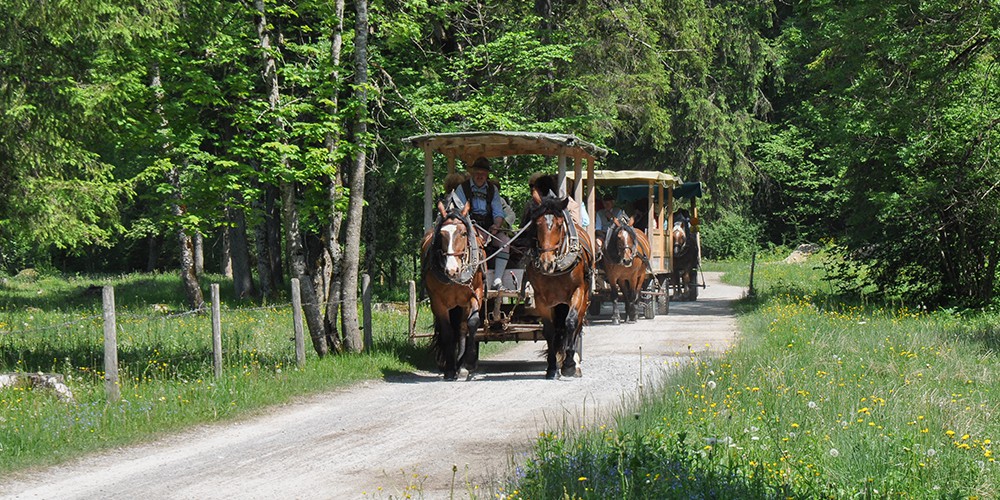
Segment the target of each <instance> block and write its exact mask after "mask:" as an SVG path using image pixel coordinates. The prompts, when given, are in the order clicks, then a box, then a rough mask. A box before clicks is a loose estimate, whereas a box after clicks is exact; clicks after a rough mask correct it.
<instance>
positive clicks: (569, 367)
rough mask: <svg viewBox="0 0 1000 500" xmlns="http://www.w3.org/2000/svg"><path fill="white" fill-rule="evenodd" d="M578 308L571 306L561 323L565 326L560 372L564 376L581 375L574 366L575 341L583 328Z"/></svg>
mask: <svg viewBox="0 0 1000 500" xmlns="http://www.w3.org/2000/svg"><path fill="white" fill-rule="evenodd" d="M573 302H574V305H576V304H575V303H576V302H577V301H575V300H574V301H573ZM580 310H581V309H580V308H578V307H573V306H571V307H570V308H569V311H568V312H567V314H566V320H565V322H564V323H563V324H564V325H565V327H564V329H563V332H562V334H563V338H562V339H561V340H562V347H563V352H565V353H566V354H565V358H563V363H562V370H561V372H562V375H563V376H564V377H579V376H580V375H581V372H580V369H579V368H578V367H577V366H576V341H577V339H578V338H579V336H580V330H582V329H583V322H582V321H581V319H582V317H581V315H580ZM583 310H586V308H585V307H584V308H583Z"/></svg>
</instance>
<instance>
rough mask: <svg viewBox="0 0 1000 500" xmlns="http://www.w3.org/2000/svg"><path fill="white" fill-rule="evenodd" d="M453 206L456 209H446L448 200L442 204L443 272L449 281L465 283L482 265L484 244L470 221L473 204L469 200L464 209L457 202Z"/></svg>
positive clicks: (439, 233)
mask: <svg viewBox="0 0 1000 500" xmlns="http://www.w3.org/2000/svg"><path fill="white" fill-rule="evenodd" d="M450 205H451V207H452V208H451V209H450V210H449V209H445V206H444V203H440V202H439V203H438V211H439V212H440V213H441V223H440V224H438V227H437V230H436V231H437V234H436V237H437V248H438V251H439V252H440V254H439V259H440V260H439V263H440V271H441V272H442V273H443V275H444V276H445V277H446V278H448V280H450V281H453V282H460V283H464V282H467V281H468V280H469V279H471V278H472V275H473V274H474V272H475V268H476V267H477V266H478V265H479V263H480V261H481V257H482V256H481V255H479V254H480V251H481V249H482V248H483V247H482V244H481V243H480V242H479V240H478V238H479V235H478V234H475V230H474V229H473V226H472V223H471V221H470V220H469V210H470V209H471V208H472V206H471V204H469V203H465V205H464V206H463V207H462V208H461V210H459V209H458V208H457V207H455V206H454V204H451V203H450Z"/></svg>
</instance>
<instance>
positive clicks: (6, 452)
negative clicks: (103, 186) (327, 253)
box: [0, 273, 436, 475]
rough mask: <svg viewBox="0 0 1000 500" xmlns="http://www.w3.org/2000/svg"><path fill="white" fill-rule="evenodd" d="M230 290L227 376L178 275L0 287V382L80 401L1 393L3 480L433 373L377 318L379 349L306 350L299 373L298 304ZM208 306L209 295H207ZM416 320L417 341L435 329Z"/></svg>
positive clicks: (22, 279) (395, 323)
mask: <svg viewBox="0 0 1000 500" xmlns="http://www.w3.org/2000/svg"><path fill="white" fill-rule="evenodd" d="M213 280H214V282H217V283H223V284H222V286H221V288H222V290H223V296H222V298H221V300H220V302H221V308H222V314H221V318H222V335H223V365H224V368H223V374H222V376H221V377H219V378H215V376H214V371H213V365H212V345H211V342H212V340H211V332H212V330H211V328H212V327H211V315H210V314H207V313H206V314H194V313H190V312H186V311H185V310H184V306H183V303H182V298H183V293H182V290H181V288H180V282H179V278H178V277H177V276H176V275H173V274H170V275H163V274H138V275H125V276H106V277H97V276H71V277H64V276H45V275H37V274H33V273H22V274H21V275H18V276H16V277H7V278H4V279H3V280H2V282H0V373H5V372H20V373H37V372H45V373H55V374H59V375H62V376H63V378H64V380H65V382H66V384H67V386H68V387H69V388H70V389H71V390H72V393H73V401H72V402H68V403H67V402H64V401H61V400H60V399H59V398H58V397H57V394H56V393H55V392H54V391H51V390H46V389H35V388H30V387H8V388H4V389H0V475H2V474H4V473H6V472H10V471H14V470H19V469H24V468H27V467H34V466H44V465H50V464H55V463H58V462H61V461H64V460H67V459H69V458H73V457H77V456H81V455H83V454H85V453H89V452H93V451H97V450H101V449H106V448H110V447H114V446H120V445H124V444H129V443H135V442H139V441H143V440H149V439H153V438H155V437H157V436H160V435H162V434H164V433H168V432H171V431H177V430H179V429H182V428H184V427H187V426H191V425H194V424H199V423H206V422H214V421H219V420H224V419H234V418H239V417H243V416H247V415H251V414H254V413H255V412H259V411H261V410H262V409H264V408H266V407H269V406H273V405H279V404H282V403H286V402H289V401H291V400H292V399H293V398H295V397H299V396H304V395H308V394H314V393H318V392H322V391H327V390H330V389H332V388H336V387H342V386H345V385H348V384H351V383H354V382H356V381H359V380H364V379H376V378H382V377H384V376H386V375H387V374H393V373H405V372H412V371H414V370H415V369H417V368H423V369H429V370H435V369H436V368H435V367H434V365H433V361H432V360H431V359H430V358H429V356H427V349H426V346H424V345H420V344H418V345H417V346H411V345H410V343H409V342H408V338H407V321H408V317H407V311H406V308H405V306H403V307H399V308H392V307H387V308H378V309H377V310H375V311H373V344H374V347H373V349H372V350H371V351H370V352H366V353H363V354H360V355H332V356H327V357H326V358H324V359H320V358H318V357H317V356H316V354H315V352H314V351H312V348H311V345H310V344H309V343H308V342H307V345H306V348H307V359H306V365H305V367H304V368H302V369H299V368H297V367H296V363H295V349H294V343H293V341H292V338H293V324H292V310H291V309H292V308H291V304H290V301H286V300H284V299H279V300H278V301H276V302H275V303H273V304H264V305H261V304H252V303H248V302H240V301H238V300H236V299H234V298H233V297H231V296H226V288H227V285H226V284H225V281H224V280H223V279H222V277H221V276H215V277H212V276H208V277H206V279H205V280H204V284H205V286H206V288H207V284H208V283H210V282H213ZM106 284H112V285H114V286H115V299H116V310H117V327H118V328H117V330H118V350H119V352H118V357H119V369H120V375H119V377H120V390H121V400H120V401H118V402H112V403H109V402H107V400H106V396H105V392H104V380H103V376H104V373H103V369H104V353H103V318H102V306H101V293H100V288H99V287H100V286H103V285H106ZM206 297H208V295H207V290H206ZM429 317H430V314H429V311H427V310H422V311H421V312H420V313H419V318H420V319H419V320H418V325H417V327H418V331H419V332H421V333H426V332H427V331H429V329H430V321H429V319H428V318H429Z"/></svg>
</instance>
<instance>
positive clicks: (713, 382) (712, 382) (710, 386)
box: [706, 380, 715, 389]
mask: <svg viewBox="0 0 1000 500" xmlns="http://www.w3.org/2000/svg"><path fill="white" fill-rule="evenodd" d="M706 385H708V388H709V389H715V381H714V380H709V381H708V384H706Z"/></svg>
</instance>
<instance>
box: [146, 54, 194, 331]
mask: <svg viewBox="0 0 1000 500" xmlns="http://www.w3.org/2000/svg"><path fill="white" fill-rule="evenodd" d="M150 87H151V88H152V89H153V95H154V96H155V97H156V104H155V109H154V112H155V113H156V115H157V116H159V117H160V128H161V129H162V130H166V129H167V126H168V125H169V123H168V122H167V118H166V115H164V113H163V99H164V95H163V82H162V81H161V80H160V65H159V64H154V65H153V67H152V80H151V81H150ZM172 149H173V147H172V146H171V144H170V142H169V141H164V142H163V154H164V155H165V156H167V157H169V156H170V155H171V153H172V151H171V150H172ZM167 182H168V183H169V184H170V186H171V187H173V189H174V194H173V196H172V197H173V202H172V203H171V206H170V209H171V211H172V212H173V214H174V216H175V217H176V218H177V219H178V220H180V219H181V218H182V217H183V215H184V205H183V203H182V201H183V194H182V190H181V181H180V170H179V169H178V167H177V166H176V165H174V166H173V167H172V168H171V169H170V170H169V171H168V172H167ZM177 246H178V248H179V250H180V264H181V269H180V272H181V284H182V285H183V288H184V295H185V297H186V298H187V304H188V308H189V309H192V310H196V311H201V310H203V309H204V308H205V296H204V295H203V294H202V292H201V285H200V284H199V283H198V276H197V274H196V273H195V258H194V245H193V244H192V242H191V237H190V236H189V235H188V234H187V233H186V232H185V231H184V228H183V227H178V228H177Z"/></svg>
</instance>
